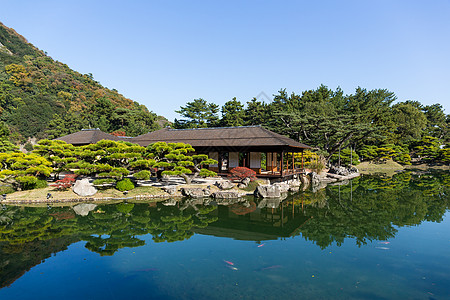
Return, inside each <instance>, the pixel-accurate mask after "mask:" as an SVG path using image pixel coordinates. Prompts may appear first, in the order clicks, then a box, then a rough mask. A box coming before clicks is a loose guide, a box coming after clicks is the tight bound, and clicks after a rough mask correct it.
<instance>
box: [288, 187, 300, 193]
mask: <svg viewBox="0 0 450 300" xmlns="http://www.w3.org/2000/svg"><path fill="white" fill-rule="evenodd" d="M299 190H300V187H299V186H290V187H289V192H292V193H297V192H298V191H299Z"/></svg>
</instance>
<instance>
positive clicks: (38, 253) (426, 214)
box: [0, 172, 450, 300]
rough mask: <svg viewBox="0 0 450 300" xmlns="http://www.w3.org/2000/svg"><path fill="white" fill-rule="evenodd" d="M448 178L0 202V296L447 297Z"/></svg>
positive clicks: (403, 177)
mask: <svg viewBox="0 0 450 300" xmlns="http://www.w3.org/2000/svg"><path fill="white" fill-rule="evenodd" d="M449 192H450V175H449V174H448V173H441V174H415V175H414V174H413V173H410V172H405V173H400V174H397V175H396V176H394V177H392V178H382V177H373V176H364V177H361V178H357V179H355V180H353V181H352V182H351V183H349V184H348V185H345V186H328V187H327V188H325V189H322V190H320V191H318V192H316V193H313V192H310V191H306V192H300V193H297V194H295V195H290V196H289V197H288V198H286V199H285V200H284V201H265V200H255V199H253V198H248V199H242V200H240V201H239V202H237V201H228V203H217V202H214V201H212V200H189V199H184V200H181V201H175V200H169V201H164V202H159V203H142V202H140V203H116V204H105V205H97V206H96V207H93V206H92V207H88V206H85V207H84V211H82V212H80V211H79V210H77V213H76V212H75V210H74V209H73V208H71V207H39V208H36V207H19V206H3V207H2V209H1V210H0V287H1V289H0V299H2V300H4V299H5V300H6V299H57V298H64V299H237V298H244V299H280V298H284V299H300V298H305V299H449V295H450V251H449V250H450V213H449V210H448V209H449V204H450V200H449V196H448V195H449Z"/></svg>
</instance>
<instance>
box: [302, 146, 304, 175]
mask: <svg viewBox="0 0 450 300" xmlns="http://www.w3.org/2000/svg"><path fill="white" fill-rule="evenodd" d="M303 170H304V168H303V149H302V172H303Z"/></svg>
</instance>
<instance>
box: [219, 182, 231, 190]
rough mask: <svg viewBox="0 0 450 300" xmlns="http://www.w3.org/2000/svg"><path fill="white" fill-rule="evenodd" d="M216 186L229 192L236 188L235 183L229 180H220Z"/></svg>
mask: <svg viewBox="0 0 450 300" xmlns="http://www.w3.org/2000/svg"><path fill="white" fill-rule="evenodd" d="M215 184H216V186H217V187H218V188H219V189H221V190H229V189H232V188H233V187H234V183H232V182H231V181H229V180H218V181H216V183H215Z"/></svg>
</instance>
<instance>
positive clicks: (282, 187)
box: [273, 182, 289, 193]
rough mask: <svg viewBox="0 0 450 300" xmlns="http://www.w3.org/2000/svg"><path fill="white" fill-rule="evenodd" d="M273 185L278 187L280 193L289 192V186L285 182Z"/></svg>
mask: <svg viewBox="0 0 450 300" xmlns="http://www.w3.org/2000/svg"><path fill="white" fill-rule="evenodd" d="M273 185H276V186H278V188H279V189H280V193H287V192H288V191H289V184H287V183H285V182H276V183H274V184H273Z"/></svg>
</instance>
